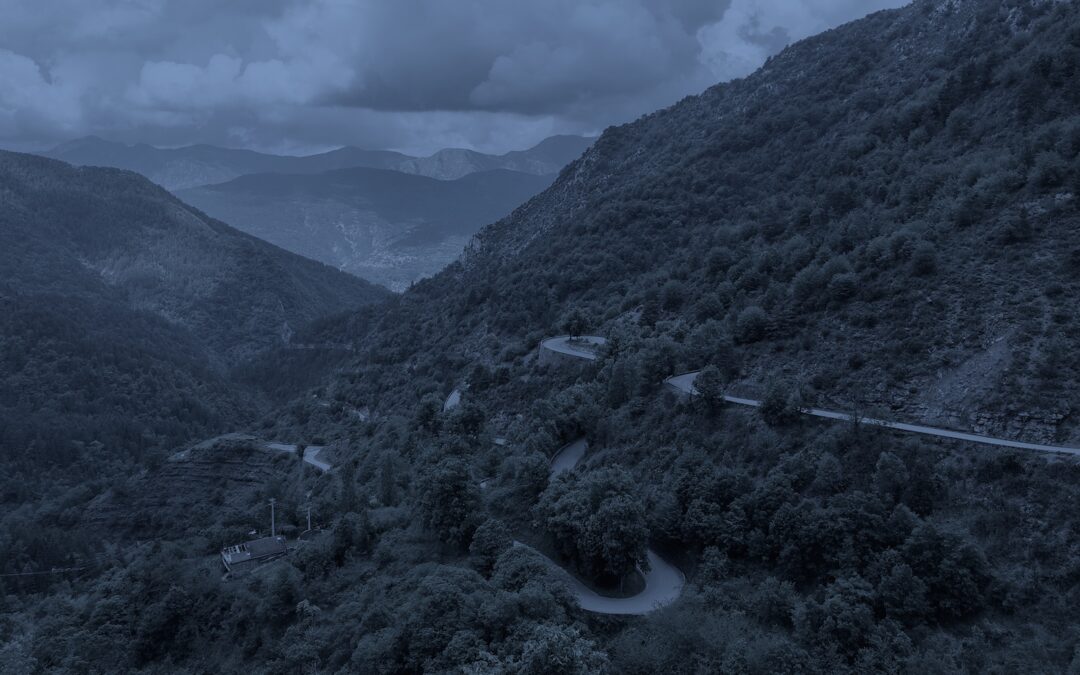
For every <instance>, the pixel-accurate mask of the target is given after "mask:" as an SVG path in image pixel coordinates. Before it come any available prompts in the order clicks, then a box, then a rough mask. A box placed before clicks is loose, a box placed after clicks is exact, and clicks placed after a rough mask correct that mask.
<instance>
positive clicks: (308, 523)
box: [307, 504, 311, 532]
mask: <svg viewBox="0 0 1080 675" xmlns="http://www.w3.org/2000/svg"><path fill="white" fill-rule="evenodd" d="M307 531H308V532H311V504H308V505H307Z"/></svg>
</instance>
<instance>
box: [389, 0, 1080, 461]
mask: <svg viewBox="0 0 1080 675" xmlns="http://www.w3.org/2000/svg"><path fill="white" fill-rule="evenodd" d="M1074 10H1075V3H1052V4H1051V3H1042V4H1040V3H1028V2H1021V3H1016V4H1009V3H1006V4H1004V5H1002V4H1000V3H980V2H957V3H949V2H946V3H916V4H915V5H914V6H913V7H912V8H910V9H908V10H906V11H904V12H902V13H901V14H899V15H894V14H892V13H880V14H876V15H874V16H871V17H869V18H867V19H866V20H864V21H860V22H857V23H855V24H853V25H850V26H847V27H844V28H842V29H838V30H836V31H830V32H828V33H826V34H823V35H820V36H817V37H814V38H811V39H809V40H806V41H805V42H802V43H800V44H799V45H798V47H796V48H792V49H789V50H786V51H785V52H783V53H782V54H780V55H778V56H776V57H774V58H773V59H771V60H770V61H769V62H768V63H767V64H766V65H765V67H763V68H762V69H761V70H760V71H759V72H757V73H755V74H754V75H752V76H750V77H748V78H746V79H743V80H739V81H736V82H732V83H730V84H724V85H720V86H718V87H715V88H713V89H711V90H709V91H707V92H705V93H704V94H702V95H701V96H697V97H691V98H689V99H687V100H685V101H683V102H681V103H680V104H678V105H676V106H674V107H672V108H670V109H667V110H664V111H660V112H658V113H656V114H653V115H650V116H648V117H646V118H644V119H642V120H640V121H638V122H635V123H633V124H629V125H625V126H622V127H618V128H615V129H610V130H608V132H606V133H605V134H604V135H603V137H602V138H601V139H600V140H599V141H598V142H597V143H596V144H595V145H594V147H593V148H592V149H591V150H590V151H589V152H587V153H586V155H585V156H584V157H583V158H582V159H581V160H580V161H578V162H576V163H575V164H573V165H571V166H570V167H569V168H568V169H567V170H566V172H565V173H564V174H563V175H562V176H561V177H560V179H559V180H558V181H557V182H556V184H555V185H554V186H553V187H552V189H550V190H548V191H547V192H545V193H544V194H543V195H541V196H539V197H538V198H537V199H535V200H533V201H531V202H530V203H529V204H527V205H526V206H524V207H523V208H522V209H519V210H518V211H516V212H515V213H514V215H513V216H512V217H510V218H507V219H505V220H503V221H501V222H500V223H498V224H497V225H496V226H494V227H491V228H488V229H486V230H484V231H483V232H482V233H481V234H480V235H479V236H478V237H477V239H476V241H475V242H474V244H473V245H472V246H471V248H470V251H469V252H468V253H467V255H466V256H465V258H464V260H463V261H462V264H461V265H460V266H458V267H456V268H455V269H452V270H451V271H450V272H448V273H447V274H446V275H444V276H442V277H440V278H438V279H436V280H433V281H432V282H431V283H430V284H426V285H424V286H423V287H422V288H419V289H417V292H416V293H415V295H414V296H412V297H411V298H410V300H409V301H408V302H406V303H403V305H402V307H403V310H402V311H408V312H413V311H415V312H416V315H417V317H421V316H422V317H423V319H422V321H423V322H426V323H427V324H428V325H430V326H432V330H431V331H430V335H434V336H438V337H439V339H440V340H441V342H440V344H439V350H440V351H442V350H445V351H447V352H450V353H470V354H472V353H476V354H482V355H485V356H484V358H491V359H493V360H492V361H490V362H489V363H490V364H494V363H496V362H497V355H498V353H499V350H498V349H491V348H486V349H485V348H481V347H480V345H482V344H483V341H484V340H489V343H488V344H494V343H499V342H502V341H503V340H505V339H506V338H512V339H520V338H521V337H525V336H528V338H529V339H528V340H526V342H525V344H530V345H531V342H532V338H535V337H536V335H539V334H540V333H541V332H543V331H548V330H550V327H551V326H552V324H553V322H554V321H555V320H557V318H558V317H559V316H560V314H562V313H565V312H566V311H568V310H569V309H570V308H574V307H576V308H580V309H581V310H583V311H584V312H585V313H586V314H587V315H588V316H589V317H591V321H592V324H593V327H594V328H595V329H596V330H600V331H606V330H610V329H611V327H613V326H614V325H616V320H617V319H619V318H620V317H622V318H625V317H627V316H630V315H631V314H633V313H635V312H643V314H644V316H643V322H642V323H643V324H644V325H645V326H647V328H646V329H645V330H646V332H648V333H649V334H650V335H651V337H650V340H649V343H648V346H647V348H646V349H644V350H643V351H642V355H644V354H646V353H648V354H651V356H650V357H649V358H650V359H652V360H654V361H658V362H659V364H658V365H657V366H650V367H648V368H647V370H646V376H645V377H646V380H649V381H651V377H652V376H653V375H654V374H655V373H656V372H658V370H657V369H659V371H663V370H668V371H673V370H687V369H694V368H697V367H700V366H702V365H704V364H705V363H707V362H708V361H709V360H710V359H713V358H717V357H716V356H715V355H714V354H713V352H714V351H715V350H716V349H719V348H720V346H721V345H724V344H731V345H732V346H733V352H734V353H736V354H737V357H738V359H739V363H738V367H737V368H736V369H735V370H737V372H733V374H732V377H733V378H734V382H733V384H734V385H736V386H739V387H743V388H745V389H747V390H755V389H760V388H761V387H762V386H763V385H764V384H765V383H766V382H767V381H768V380H770V379H771V378H775V377H782V378H784V379H787V380H790V381H792V382H794V383H796V384H797V385H799V386H800V387H801V388H802V389H804V394H805V395H806V397H807V398H808V400H811V401H812V400H818V401H821V402H832V403H835V404H837V405H840V406H841V407H856V408H859V409H863V410H866V411H868V412H869V411H873V410H875V409H883V410H890V409H898V410H901V411H903V412H905V413H906V414H909V415H917V416H919V417H923V418H926V419H929V420H933V421H941V422H948V423H952V424H956V425H960V426H969V425H979V426H980V427H983V428H985V429H987V430H994V431H1004V432H1006V433H1012V434H1016V435H1018V436H1021V437H1027V438H1034V439H1043V440H1047V439H1053V438H1059V439H1065V438H1068V437H1070V436H1071V435H1072V434H1073V428H1074V425H1075V421H1076V419H1077V418H1076V416H1075V415H1073V414H1072V413H1073V411H1074V410H1075V409H1076V408H1077V404H1078V403H1080V401H1077V399H1076V398H1075V396H1073V395H1072V394H1071V393H1070V392H1075V391H1077V388H1076V386H1075V384H1076V381H1075V379H1074V378H1076V377H1078V373H1080V370H1078V369H1077V368H1076V365H1077V363H1076V362H1075V361H1074V355H1077V354H1080V349H1078V348H1077V347H1078V344H1077V341H1078V340H1080V332H1078V331H1077V330H1076V325H1075V323H1074V319H1073V317H1075V316H1076V315H1077V312H1076V311H1075V309H1076V308H1075V307H1074V305H1075V303H1076V297H1077V293H1076V291H1077V289H1076V286H1075V284H1076V283H1077V280H1076V275H1075V274H1074V272H1075V270H1076V269H1078V268H1077V267H1076V265H1077V264H1078V263H1077V259H1078V258H1080V238H1078V232H1080V230H1078V228H1077V214H1076V199H1075V197H1074V193H1075V191H1076V189H1077V187H1078V186H1077V180H1078V171H1077V153H1078V151H1080V117H1078V116H1077V115H1076V111H1077V109H1078V108H1077V103H1078V101H1080V98H1078V97H1080V91H1078V85H1077V82H1078V80H1077V69H1078V67H1077V63H1078V59H1077V56H1078V54H1080V52H1078V49H1080V34H1078V33H1077V32H1076V31H1074V25H1073V24H1072V23H1071V22H1070V20H1069V17H1071V16H1072V13H1073V12H1074ZM1047 15H1048V16H1049V17H1051V18H1046V16H1047ZM1059 16H1060V17H1063V18H1060V19H1058V18H1056V17H1059ZM432 308H435V309H434V310H433V311H429V310H432ZM440 308H441V311H440ZM466 308H468V312H467V313H466V314H465V316H467V319H465V320H462V319H461V318H460V317H461V316H462V314H463V313H464V312H465V310H466ZM416 320H417V321H420V320H421V319H416ZM386 323H387V330H386V331H385V332H384V333H382V335H384V336H385V341H384V342H383V343H382V344H380V345H376V346H375V347H374V348H373V351H374V353H375V354H376V355H377V357H378V358H380V359H382V358H393V359H398V358H400V359H406V360H407V359H409V358H411V357H412V356H413V354H412V352H413V349H412V348H411V347H410V346H409V345H410V342H411V343H412V344H413V345H415V355H416V357H417V358H420V359H423V358H424V356H423V355H425V354H428V353H430V352H431V351H432V347H431V345H430V344H429V343H428V342H426V341H421V340H419V334H417V333H414V332H410V331H409V330H408V329H407V328H406V326H410V325H411V324H412V323H413V321H412V320H408V319H404V320H403V319H402V318H398V317H394V316H387V317H386ZM657 323H660V324H662V325H663V326H665V328H663V329H659V330H657V329H654V328H653V327H654V326H655V325H656V324H657ZM493 336H497V337H499V338H500V340H497V341H491V340H490V338H491V337H493ZM701 344H708V345H710V346H709V347H707V348H706V349H705V351H704V352H702V351H697V350H696V348H695V347H694V345H701ZM1018 419H1025V420H1027V422H1026V423H1025V424H1024V425H1022V426H1016V427H1010V428H1006V427H1009V425H1010V424H1012V422H1010V421H1009V420H1018Z"/></svg>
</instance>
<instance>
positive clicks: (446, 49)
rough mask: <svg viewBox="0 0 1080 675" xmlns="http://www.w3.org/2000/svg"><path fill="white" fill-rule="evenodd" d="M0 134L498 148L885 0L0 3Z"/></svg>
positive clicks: (727, 65)
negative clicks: (1, 5)
mask: <svg viewBox="0 0 1080 675" xmlns="http://www.w3.org/2000/svg"><path fill="white" fill-rule="evenodd" d="M9 3H14V6H13V7H10V8H9V7H6V6H5V9H4V12H3V14H4V21H3V22H0V145H6V146H22V147H34V146H41V145H48V144H51V143H55V142H58V141H62V140H66V139H68V138H73V137H77V136H81V135H86V134H90V133H94V134H100V135H102V136H105V137H108V138H116V139H119V140H126V141H143V142H149V143H155V144H160V145H176V144H185V143H193V142H209V143H218V144H224V145H231V146H247V147H255V148H260V149H269V150H278V151H289V150H298V151H302V150H309V149H317V148H322V147H329V146H336V145H342V144H353V145H360V146H366V147H393V148H399V149H405V150H411V151H425V150H433V149H436V148H438V147H443V146H448V145H464V146H471V147H477V148H480V149H485V150H504V149H507V148H511V147H521V146H525V145H528V144H530V143H532V142H535V141H536V140H539V139H540V138H542V137H544V136H546V135H549V134H551V133H589V132H595V131H598V130H600V129H602V128H603V127H605V126H607V125H609V124H612V123H618V122H622V121H626V120H628V119H632V118H634V117H636V116H637V115H640V114H643V113H645V112H649V111H651V110H654V109H656V108H659V107H663V106H665V105H669V104H670V103H673V102H674V101H676V100H678V99H679V98H681V97H682V96H685V95H687V94H691V93H696V92H698V91H701V90H702V89H704V88H706V87H708V86H710V85H712V84H714V83H716V82H718V81H722V80H726V79H730V78H732V77H738V76H742V75H745V74H747V73H749V72H751V71H752V70H753V69H754V68H756V67H757V66H759V65H760V64H761V62H762V61H764V59H765V58H766V57H768V56H769V55H770V54H773V53H775V52H776V51H778V50H779V49H781V48H783V47H784V46H785V45H786V44H788V43H790V42H791V41H793V40H797V39H800V38H802V37H806V36H808V35H811V34H814V33H817V32H820V31H822V30H825V29H827V28H830V27H832V26H835V25H838V24H840V23H843V22H845V21H848V20H852V19H855V18H858V17H860V16H862V15H864V14H866V13H868V12H870V11H875V10H878V9H884V8H888V7H895V6H898V5H900V4H902V0H760V1H754V0H546V1H545V2H542V3H508V2H506V1H505V0H456V1H455V2H445V1H443V0H395V1H394V2H384V1H382V0H230V1H229V2H226V3H222V2H219V1H214V2H211V0H33V2H31V0H5V2H4V4H5V5H7V4H9Z"/></svg>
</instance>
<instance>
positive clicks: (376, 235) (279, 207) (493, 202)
mask: <svg viewBox="0 0 1080 675" xmlns="http://www.w3.org/2000/svg"><path fill="white" fill-rule="evenodd" d="M551 181H552V176H536V175H532V174H528V173H520V172H515V171H506V170H491V171H479V172H476V173H471V174H469V175H466V176H464V177H462V178H458V179H455V180H448V181H444V180H435V179H433V178H427V177H424V176H414V175H409V174H406V173H400V172H397V171H384V170H379V169H366V168H351V169H342V170H338V171H329V172H325V173H320V174H309V175H289V174H254V175H248V176H243V177H240V178H237V179H235V180H232V181H229V182H227V183H222V184H220V185H208V186H203V187H198V188H192V189H188V190H180V191H178V192H177V195H178V196H179V197H180V198H181V199H183V200H184V201H185V202H187V203H189V204H192V205H194V206H196V207H197V208H199V209H202V210H203V211H205V212H207V213H209V214H210V215H212V216H214V217H216V218H220V219H221V220H224V221H226V222H228V223H231V224H232V225H234V226H235V227H238V228H240V229H242V230H244V231H245V232H247V233H249V234H252V235H254V236H256V237H259V238H260V239H264V240H266V241H269V242H271V243H273V244H275V245H277V246H281V247H282V248H285V249H287V250H290V251H293V252H295V253H299V254H300V255H304V256H307V257H309V258H312V259H314V260H320V261H322V262H325V263H327V264H328V265H333V266H335V267H337V268H339V269H342V270H345V271H347V272H351V273H353V274H356V275H358V276H360V277H363V278H365V279H368V280H371V281H374V282H377V283H380V284H383V285H385V286H387V287H389V288H391V289H394V290H404V289H405V288H407V287H408V286H409V284H411V283H412V282H414V281H416V280H417V279H420V278H422V277H425V276H430V275H431V274H434V273H435V272H437V271H439V270H441V269H442V268H443V267H445V266H446V265H447V264H449V263H450V262H452V261H453V260H454V259H455V258H457V257H458V255H460V253H461V251H462V249H463V248H464V247H465V244H466V243H467V242H468V239H469V238H470V237H471V236H472V235H473V234H475V232H476V230H477V229H479V227H481V226H483V225H484V224H487V223H491V222H494V221H496V220H498V219H499V218H502V217H503V216H505V215H507V214H509V213H510V212H511V211H512V210H513V209H514V208H515V207H517V206H518V205H520V204H522V203H523V202H525V201H526V200H528V199H529V198H530V197H532V196H533V195H535V194H536V193H538V192H540V191H541V190H543V189H545V188H546V187H547V186H548V185H550V184H551Z"/></svg>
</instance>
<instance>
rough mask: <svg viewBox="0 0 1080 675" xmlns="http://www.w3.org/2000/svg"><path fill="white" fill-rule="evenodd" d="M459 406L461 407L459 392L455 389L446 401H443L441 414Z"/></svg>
mask: <svg viewBox="0 0 1080 675" xmlns="http://www.w3.org/2000/svg"><path fill="white" fill-rule="evenodd" d="M459 405H461V390H460V389H455V390H454V391H452V392H450V395H449V396H447V397H446V401H444V402H443V404H442V409H443V412H447V411H449V410H453V409H454V408H456V407H458V406H459Z"/></svg>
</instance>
